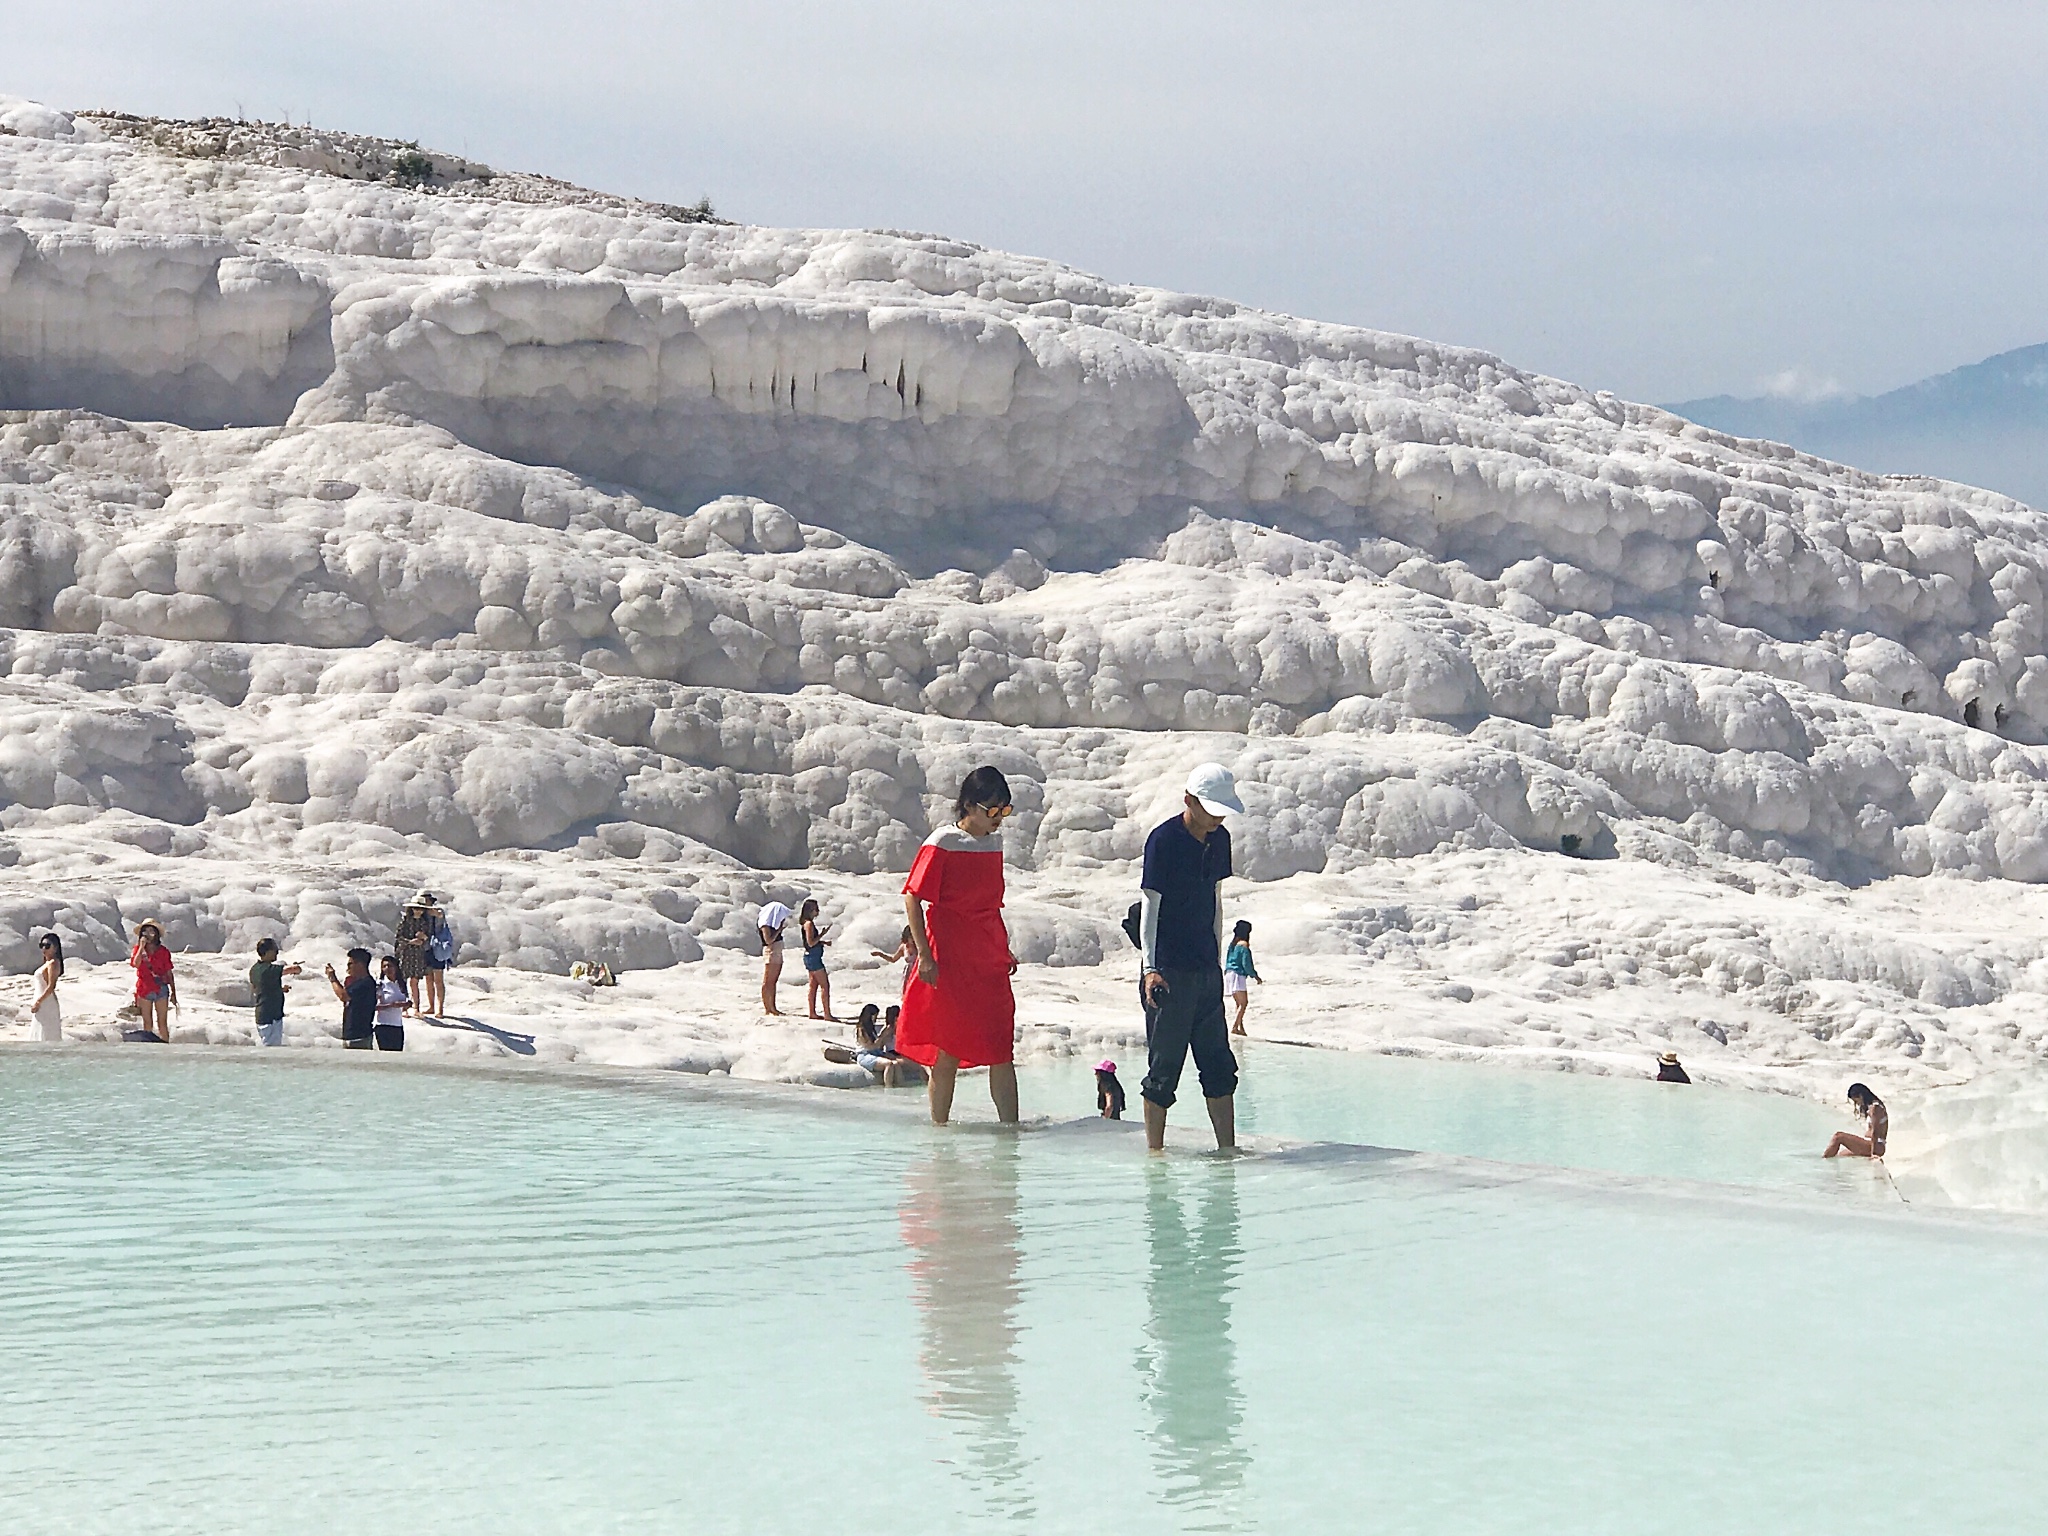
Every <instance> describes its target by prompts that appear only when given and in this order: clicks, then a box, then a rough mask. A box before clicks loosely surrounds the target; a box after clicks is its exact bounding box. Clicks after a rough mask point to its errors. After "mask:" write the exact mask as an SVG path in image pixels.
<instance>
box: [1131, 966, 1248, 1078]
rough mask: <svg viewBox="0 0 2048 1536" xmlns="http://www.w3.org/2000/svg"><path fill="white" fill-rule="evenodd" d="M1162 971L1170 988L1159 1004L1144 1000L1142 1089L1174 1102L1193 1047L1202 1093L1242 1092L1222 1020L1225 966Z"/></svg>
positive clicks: (1226, 1031) (1225, 1027)
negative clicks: (1222, 969)
mask: <svg viewBox="0 0 2048 1536" xmlns="http://www.w3.org/2000/svg"><path fill="white" fill-rule="evenodd" d="M1159 974H1160V975H1161V976H1163V977H1164V978H1165V979H1166V985H1167V989H1168V990H1167V993H1166V995H1165V996H1164V997H1162V998H1160V999H1159V1004H1158V1006H1157V1007H1154V1006H1153V1005H1152V1002H1151V999H1149V998H1148V999H1146V1000H1145V1081H1144V1082H1143V1084H1141V1085H1140V1087H1139V1090H1138V1091H1139V1092H1140V1093H1141V1094H1143V1095H1144V1097H1145V1098H1146V1100H1147V1101H1149V1102H1150V1103H1153V1104H1157V1105H1158V1106H1159V1107H1160V1108H1161V1109H1166V1108H1168V1107H1170V1106H1171V1105H1172V1103H1173V1100H1174V1091H1175V1090H1176V1089H1177V1088H1179V1087H1180V1070H1181V1068H1182V1067H1183V1066H1185V1065H1186V1064H1187V1059H1188V1051H1189V1050H1190V1049H1191V1048H1192V1049H1193V1051H1194V1053H1195V1071H1196V1073H1197V1074H1198V1075H1199V1076H1200V1077H1201V1079H1202V1097H1203V1098H1205V1099H1227V1098H1229V1097H1230V1096H1231V1095H1232V1094H1233V1093H1235V1092H1237V1058H1236V1057H1235V1056H1233V1055H1232V1054H1231V1052H1230V1027H1229V1026H1228V1025H1227V1024H1225V1023H1224V1022H1223V972H1222V971H1221V970H1220V969H1219V968H1217V967H1214V966H1212V967H1210V968H1209V969H1207V970H1201V971H1161V972H1160V973H1159Z"/></svg>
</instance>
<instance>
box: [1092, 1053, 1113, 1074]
mask: <svg viewBox="0 0 2048 1536" xmlns="http://www.w3.org/2000/svg"><path fill="white" fill-rule="evenodd" d="M1095 1070H1096V1071H1098V1072H1114V1071H1115V1070H1116V1063H1115V1062H1113V1061H1111V1060H1110V1059H1109V1058H1108V1057H1107V1056H1105V1057H1104V1058H1103V1059H1102V1060H1100V1061H1098V1062H1097V1063H1095Z"/></svg>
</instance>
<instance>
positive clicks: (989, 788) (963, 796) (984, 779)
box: [953, 767, 1010, 821]
mask: <svg viewBox="0 0 2048 1536" xmlns="http://www.w3.org/2000/svg"><path fill="white" fill-rule="evenodd" d="M1009 803H1010V781H1009V780H1008V779H1006V778H1004V777H1003V771H1002V769H1000V768H988V767H982V768H977V769H975V770H974V772H972V773H970V774H969V775H967V777H966V778H964V779H962V780H961V781H960V797H959V798H958V799H957V800H955V801H954V802H953V819H954V820H956V821H957V820H959V819H960V818H961V817H962V816H965V815H966V814H967V813H968V812H969V811H971V810H973V809H975V807H977V806H979V807H981V808H982V809H983V810H988V809H991V808H993V807H995V806H998V805H1008V804H1009Z"/></svg>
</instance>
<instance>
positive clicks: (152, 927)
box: [128, 917, 178, 1042]
mask: <svg viewBox="0 0 2048 1536" xmlns="http://www.w3.org/2000/svg"><path fill="white" fill-rule="evenodd" d="M128 964H129V965H130V966H131V967H133V968H134V971H135V1006H136V1008H137V1009H138V1010H140V1012H141V1014H142V1027H143V1028H144V1029H146V1030H148V1031H149V1032H150V1033H151V1034H153V1035H155V1036H156V1037H157V1038H158V1039H159V1040H162V1041H165V1042H168V1041H169V1040H170V1038H171V1008H172V1006H173V1005H174V1004H176V1002H177V1001H178V978H177V977H176V975H174V974H173V973H172V967H171V952H170V951H169V950H168V949H166V948H164V930H163V926H162V925H161V924H160V923H158V922H157V920H156V919H155V918H153V917H148V918H144V919H143V920H142V921H141V922H140V923H137V924H136V925H135V947H134V948H133V949H131V950H129V951H128Z"/></svg>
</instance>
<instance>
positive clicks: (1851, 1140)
mask: <svg viewBox="0 0 2048 1536" xmlns="http://www.w3.org/2000/svg"><path fill="white" fill-rule="evenodd" d="M1849 1103H1850V1104H1851V1105H1852V1106H1853V1107H1854V1108H1855V1110H1856V1113H1857V1114H1859V1115H1861V1116H1862V1117H1863V1127H1864V1129H1865V1130H1867V1131H1869V1132H1870V1134H1869V1135H1868V1136H1858V1135H1857V1134H1856V1133H1855V1132H1854V1131H1837V1132H1835V1139H1834V1140H1833V1141H1831V1142H1829V1143H1828V1149H1827V1151H1825V1152H1823V1153H1821V1156H1822V1157H1839V1156H1841V1155H1842V1154H1843V1153H1844V1152H1846V1153H1848V1154H1849V1155H1850V1156H1851V1157H1875V1158H1882V1157H1883V1156H1884V1143H1885V1137H1886V1136H1887V1135H1888V1134H1889V1133H1890V1131H1891V1128H1892V1117H1891V1115H1890V1114H1889V1113H1888V1112H1887V1111H1886V1109H1885V1107H1884V1100H1883V1099H1880V1098H1879V1097H1878V1096H1877V1095H1876V1094H1874V1093H1872V1092H1871V1091H1870V1090H1869V1089H1868V1088H1866V1087H1864V1086H1863V1084H1861V1083H1851V1084H1850V1085H1849Z"/></svg>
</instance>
